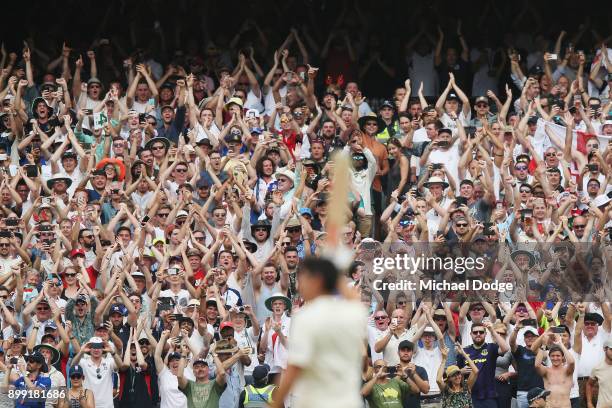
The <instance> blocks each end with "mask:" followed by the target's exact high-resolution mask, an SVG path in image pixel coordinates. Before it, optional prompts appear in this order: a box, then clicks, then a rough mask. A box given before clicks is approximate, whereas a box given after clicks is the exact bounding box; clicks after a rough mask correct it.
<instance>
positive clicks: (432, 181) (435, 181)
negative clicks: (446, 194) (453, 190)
mask: <svg viewBox="0 0 612 408" xmlns="http://www.w3.org/2000/svg"><path fill="white" fill-rule="evenodd" d="M434 184H442V188H448V186H449V184H448V183H447V182H446V181H444V180H442V179H441V178H440V177H430V178H429V180H427V182H426V183H424V184H423V187H425V188H429V187H430V186H432V185H434Z"/></svg>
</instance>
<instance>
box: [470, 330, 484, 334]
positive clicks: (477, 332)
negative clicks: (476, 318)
mask: <svg viewBox="0 0 612 408" xmlns="http://www.w3.org/2000/svg"><path fill="white" fill-rule="evenodd" d="M472 334H476V335H478V334H485V332H484V330H474V331H473V332H472Z"/></svg>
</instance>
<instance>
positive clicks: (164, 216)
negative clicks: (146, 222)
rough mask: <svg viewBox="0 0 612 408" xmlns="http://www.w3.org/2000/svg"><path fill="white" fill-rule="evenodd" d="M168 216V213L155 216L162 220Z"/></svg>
mask: <svg viewBox="0 0 612 408" xmlns="http://www.w3.org/2000/svg"><path fill="white" fill-rule="evenodd" d="M169 215H170V213H158V214H157V216H158V217H162V218H166V217H168V216H169Z"/></svg>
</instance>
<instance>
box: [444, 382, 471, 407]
mask: <svg viewBox="0 0 612 408" xmlns="http://www.w3.org/2000/svg"><path fill="white" fill-rule="evenodd" d="M472 406H473V405H472V395H471V394H470V391H469V390H468V388H467V385H466V384H465V382H464V383H463V385H462V389H461V391H459V392H453V391H451V390H450V388H449V387H448V386H447V387H446V388H445V389H444V391H443V392H442V408H471V407H472Z"/></svg>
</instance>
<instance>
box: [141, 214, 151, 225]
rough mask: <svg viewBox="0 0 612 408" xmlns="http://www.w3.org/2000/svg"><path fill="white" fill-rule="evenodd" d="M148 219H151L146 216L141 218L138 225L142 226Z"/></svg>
mask: <svg viewBox="0 0 612 408" xmlns="http://www.w3.org/2000/svg"><path fill="white" fill-rule="evenodd" d="M150 219H151V217H149V216H148V215H145V216H144V217H142V220H140V224H141V225H144V224H146V223H147V222H149V220H150Z"/></svg>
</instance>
